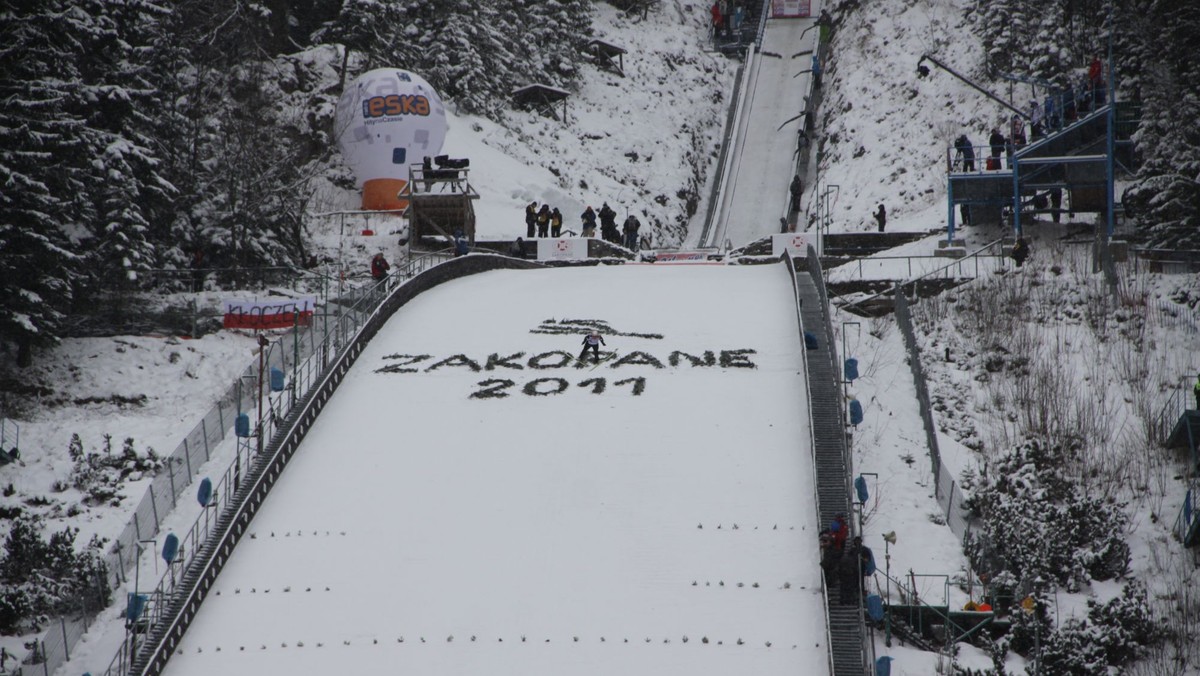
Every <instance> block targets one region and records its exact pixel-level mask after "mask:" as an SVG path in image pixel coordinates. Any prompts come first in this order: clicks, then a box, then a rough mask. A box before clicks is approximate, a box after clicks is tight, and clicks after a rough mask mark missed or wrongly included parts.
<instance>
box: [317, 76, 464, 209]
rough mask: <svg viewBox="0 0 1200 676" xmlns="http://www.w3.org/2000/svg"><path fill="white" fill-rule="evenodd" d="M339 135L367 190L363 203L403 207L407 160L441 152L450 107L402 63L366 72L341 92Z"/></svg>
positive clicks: (345, 154)
mask: <svg viewBox="0 0 1200 676" xmlns="http://www.w3.org/2000/svg"><path fill="white" fill-rule="evenodd" d="M336 120H337V122H336V124H337V129H336V132H337V137H338V145H339V147H340V148H341V150H342V157H344V158H345V159H346V164H348V165H350V168H351V169H352V170H353V171H354V175H355V176H356V177H357V178H358V185H359V187H361V188H362V191H363V201H362V208H363V209H368V210H386V209H403V208H405V207H406V206H407V201H406V200H401V199H400V198H399V197H397V193H399V192H400V191H401V190H402V189H403V188H404V185H405V184H406V183H407V182H408V166H409V165H410V164H413V163H420V162H421V160H422V158H424V157H426V156H430V157H432V156H434V155H437V154H438V153H440V152H441V150H442V143H443V142H444V141H445V140H446V108H445V106H443V105H442V100H441V98H439V97H438V94H437V92H435V91H434V90H433V87H430V86H429V83H428V82H426V81H425V79H424V78H422V77H421V76H420V75H416V74H414V73H411V72H409V71H406V70H400V69H399V68H377V69H375V70H372V71H369V72H366V73H363V74H362V75H360V76H359V77H358V78H357V79H355V80H354V82H351V83H350V85H349V86H348V87H346V91H344V92H342V97H341V99H339V100H338V106H337V116H336Z"/></svg>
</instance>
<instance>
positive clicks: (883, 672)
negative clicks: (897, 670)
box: [875, 655, 892, 676]
mask: <svg viewBox="0 0 1200 676" xmlns="http://www.w3.org/2000/svg"><path fill="white" fill-rule="evenodd" d="M875 676H892V658H890V657H888V656H887V655H884V656H883V657H880V658H879V659H877V660H875Z"/></svg>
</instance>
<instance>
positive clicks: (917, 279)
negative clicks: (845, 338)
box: [838, 237, 1004, 310]
mask: <svg viewBox="0 0 1200 676" xmlns="http://www.w3.org/2000/svg"><path fill="white" fill-rule="evenodd" d="M1003 242H1004V238H1003V237H1001V238H1000V239H996V240H992V241H991V242H988V243H987V244H985V245H983V246H982V247H980V248H979V249H976V250H975V251H973V252H972V253H969V254H967V255H966V256H963V257H962V258H956V259H954V260H953V261H952V262H950V263H949V264H947V265H945V266H943V267H940V268H938V269H937V270H933V271H930V272H927V273H925V274H923V275H921V276H920V277H915V278H913V279H910V280H908V281H906V282H899V283H898V284H897V285H896V286H908V285H909V284H916V283H917V282H920V281H921V280H923V279H925V278H927V277H932V276H933V275H936V274H938V273H940V272H944V271H945V270H948V269H950V268H951V267H953V266H955V265H961V264H962V262H963V261H964V260H966V259H968V258H973V257H977V256H981V255H983V252H985V251H987V250H989V249H991V248H992V247H994V246H996V245H998V244H1002V243H1003ZM894 292H895V290H894V289H887V290H886V291H880V292H879V293H873V294H871V295H870V296H867V297H866V298H860V299H858V300H856V301H854V302H853V303H847V304H846V305H840V306H838V309H840V310H849V309H850V308H852V307H858V306H859V305H862V304H863V303H866V302H867V301H870V300H875V299H876V298H879V297H880V296H884V295H888V294H892V293H894Z"/></svg>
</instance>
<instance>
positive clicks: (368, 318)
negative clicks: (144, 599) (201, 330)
mask: <svg viewBox="0 0 1200 676" xmlns="http://www.w3.org/2000/svg"><path fill="white" fill-rule="evenodd" d="M539 267H541V266H540V265H538V264H537V263H530V262H526V261H519V260H513V259H510V258H507V257H504V256H468V257H459V258H456V259H454V260H453V261H452V262H448V263H447V265H446V266H445V267H444V268H439V269H440V270H441V271H442V272H438V271H437V270H434V271H429V272H428V274H427V275H422V276H420V277H417V278H415V279H413V280H412V282H411V283H410V284H404V285H402V286H400V287H397V288H394V289H391V290H387V289H386V286H387V284H386V282H381V283H379V284H377V285H375V286H374V287H372V291H373V292H378V293H382V294H384V295H385V298H384V300H383V302H382V303H375V304H373V308H374V309H371V310H366V311H362V312H356V313H354V314H353V316H352V320H353V321H355V322H356V323H355V325H354V326H353V327H350V326H346V324H345V322H339V328H342V329H344V330H343V331H339V332H337V333H336V334H330V335H331V337H332V338H335V339H336V342H335V343H334V345H333V346H332V347H333V349H332V350H331V351H329V352H327V353H326V354H324V355H323V356H324V357H325V362H324V363H325V368H323V369H321V370H320V371H319V372H318V373H317V374H316V378H315V381H316V382H315V384H314V386H313V387H310V388H308V390H307V391H306V392H305V394H304V395H303V396H302V397H300V398H299V400H298V401H296V402H295V403H294V405H293V408H292V412H291V413H290V414H289V415H288V416H287V417H286V418H280V417H278V416H272V417H271V419H270V424H271V425H272V430H274V431H275V433H273V434H271V435H270V439H271V441H270V444H269V446H268V447H267V448H265V449H264V451H263V453H262V454H261V455H259V456H258V457H257V458H255V460H254V462H253V464H252V465H251V466H250V470H249V471H248V472H247V474H246V475H244V476H243V477H241V479H240V482H239V481H237V480H236V478H237V477H239V475H238V474H237V473H235V482H234V483H236V484H237V486H236V489H235V491H234V496H233V497H232V498H231V500H232V502H229V503H228V505H227V509H226V510H225V511H224V512H223V513H222V514H221V516H220V517H219V518H218V519H217V523H216V524H214V529H215V532H214V533H213V535H212V536H210V538H209V540H208V541H206V542H205V543H204V544H203V545H202V547H201V550H202V552H201V553H202V554H203V557H204V558H199V557H198V556H197V554H193V555H192V562H191V565H190V566H189V567H188V569H187V570H186V572H185V573H184V574H183V575H180V576H178V577H177V578H174V579H172V585H173V588H174V589H175V591H176V593H175V594H174V595H173V597H172V598H171V599H170V600H169V602H167V603H169V608H168V612H169V613H170V614H169V616H167V617H165V618H164V619H163V620H161V621H160V626H157V627H154V628H153V629H147V636H146V640H147V641H149V642H150V644H149V645H146V646H144V648H145V649H144V650H143V651H142V653H140V654H138V655H137V656H136V661H140V662H142V663H144V664H145V667H144V671H143V672H141V673H144V674H149V675H150V676H154V675H156V674H159V673H161V671H162V669H163V668H164V667H165V665H166V662H167V660H168V659H169V658H170V655H171V654H173V651H174V649H175V647H176V645H177V644H178V641H179V640H181V638H182V636H183V633H184V632H185V631H186V630H187V627H188V625H190V623H191V621H192V620H193V618H194V617H195V614H196V612H197V611H198V610H199V607H200V604H201V602H202V601H203V599H204V597H205V596H206V594H207V592H208V590H209V589H210V588H211V583H212V581H213V580H214V579H215V578H216V576H217V574H218V573H219V572H220V570H221V569H222V568H223V566H224V565H225V562H226V561H227V560H228V557H229V556H230V555H231V554H232V551H233V547H234V545H236V544H237V542H238V541H239V540H240V538H241V537H242V536H243V535H244V533H245V532H246V526H247V525H248V524H249V522H250V519H252V518H253V515H254V514H255V512H256V511H257V510H258V508H259V506H261V504H262V502H263V500H264V499H265V497H266V494H267V493H268V492H269V491H270V489H271V487H272V486H273V485H274V483H275V481H276V480H277V479H278V478H279V476H280V473H281V472H282V470H283V468H284V467H285V466H286V464H287V463H288V461H289V460H290V459H291V458H292V456H293V455H294V453H295V452H296V450H297V449H298V447H299V445H300V443H301V442H302V441H303V440H304V438H305V435H306V434H307V432H308V431H309V429H311V426H312V425H313V423H314V422H315V420H316V418H317V416H318V414H319V413H320V412H321V410H322V409H323V408H324V406H325V404H326V402H327V401H328V400H329V398H330V396H331V395H332V394H333V391H334V390H336V389H337V387H338V386H339V385H340V384H341V382H342V380H343V378H344V377H345V375H346V373H347V372H348V371H349V369H350V367H351V366H353V364H354V363H355V361H356V360H357V358H358V357H359V356H360V354H361V353H362V351H363V349H364V346H365V345H366V343H367V342H368V341H370V340H371V338H372V337H374V335H375V334H376V333H377V332H378V331H379V329H380V327H381V326H382V325H383V324H384V322H386V321H387V320H388V318H389V317H390V316H391V315H392V314H393V313H395V312H396V311H397V310H398V309H399V308H400V307H401V306H403V305H404V304H405V303H407V302H409V301H410V300H412V299H413V298H414V297H416V296H417V295H418V294H420V293H422V292H423V291H426V290H428V289H429V288H432V287H434V286H437V285H439V284H442V283H445V282H447V281H449V280H451V279H456V278H459V277H463V276H466V275H472V274H476V273H479V272H484V271H487V270H494V269H510V268H516V269H530V268H539ZM344 318H345V316H343V319H344ZM227 500H228V499H227ZM213 536H215V538H216V539H215V540H213V539H212V537H213ZM198 563H199V564H202V565H197V564H198ZM193 573H195V574H198V575H199V576H197V575H193ZM176 583H177V584H176ZM158 612H159V613H160V614H162V611H158ZM131 652H132V651H131ZM115 666H118V665H112V666H110V668H109V671H107V672H106V676H117V674H121V673H125V672H126V671H128V668H129V666H133V665H132V664H131V665H129V666H126V667H124V668H123V669H122V670H121V671H118V672H114V671H113V667H115Z"/></svg>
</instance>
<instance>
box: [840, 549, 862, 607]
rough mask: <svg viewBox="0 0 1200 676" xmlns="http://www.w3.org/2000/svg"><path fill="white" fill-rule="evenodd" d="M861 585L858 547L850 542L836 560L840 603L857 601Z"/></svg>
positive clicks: (845, 603)
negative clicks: (839, 559) (839, 558)
mask: <svg viewBox="0 0 1200 676" xmlns="http://www.w3.org/2000/svg"><path fill="white" fill-rule="evenodd" d="M861 587H862V568H861V567H860V564H859V559H858V549H857V548H856V547H855V546H854V545H853V544H851V545H850V546H848V547H847V548H846V551H845V552H843V553H842V559H841V561H839V562H838V600H839V601H841V603H842V605H851V604H855V603H858V600H859V598H860V596H861V592H860V591H859V589H860V588H861Z"/></svg>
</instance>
